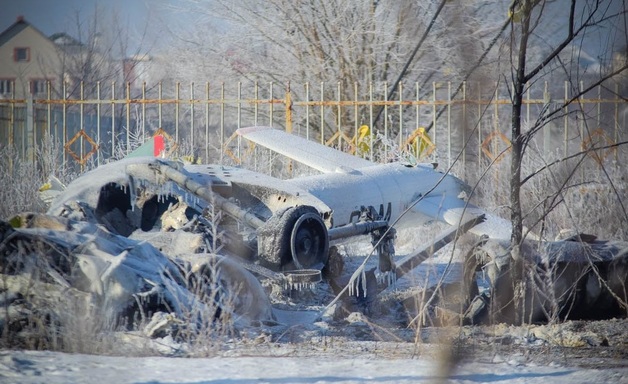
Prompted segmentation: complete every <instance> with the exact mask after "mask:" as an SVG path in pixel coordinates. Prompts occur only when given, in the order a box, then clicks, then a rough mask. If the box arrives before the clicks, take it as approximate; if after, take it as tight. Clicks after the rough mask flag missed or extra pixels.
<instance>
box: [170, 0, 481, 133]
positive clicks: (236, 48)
mask: <svg viewBox="0 0 628 384" xmlns="http://www.w3.org/2000/svg"><path fill="white" fill-rule="evenodd" d="M477 4H478V1H473V2H463V3H462V4H457V2H456V4H454V3H451V2H446V1H443V2H416V1H410V0H403V1H396V2H381V1H376V0H371V1H365V2H357V3H356V2H346V1H339V0H333V1H323V0H301V1H287V0H272V1H259V0H244V1H240V2H237V3H233V2H230V1H224V0H216V1H208V0H205V1H192V0H190V1H188V2H186V3H185V8H186V11H187V12H188V13H193V14H194V15H196V18H195V19H194V21H193V22H192V23H190V24H191V25H194V27H193V28H187V29H183V30H177V31H173V33H174V34H175V35H176V36H178V42H179V43H178V44H177V47H174V49H173V51H172V52H170V53H169V56H170V57H185V58H186V60H185V61H181V60H169V61H170V62H171V63H172V64H173V65H172V68H171V70H170V71H169V73H171V74H172V76H173V77H176V78H177V79H183V80H185V79H188V78H189V79H195V80H196V81H198V79H199V78H207V79H209V80H211V81H215V80H220V81H234V80H237V81H242V80H244V81H246V80H250V81H251V82H259V83H270V82H273V83H275V84H282V85H285V84H286V83H287V82H288V81H290V82H292V83H293V84H305V83H309V84H310V85H311V89H312V90H313V91H312V92H311V93H310V98H312V97H315V98H316V99H319V98H320V97H321V95H318V94H316V95H315V96H313V94H314V93H315V92H316V93H318V92H319V89H320V84H321V83H325V84H328V86H327V87H326V88H325V90H324V91H321V92H324V93H325V94H324V95H322V96H324V99H325V100H335V99H337V98H340V99H342V100H353V99H354V98H355V97H356V93H357V95H358V98H362V99H363V100H366V99H368V92H369V88H370V87H371V86H372V87H374V89H375V93H376V96H375V97H376V99H378V100H381V99H383V98H384V97H386V96H387V94H388V93H389V90H390V89H391V87H392V86H393V83H394V82H395V80H396V79H397V78H398V77H399V76H400V74H402V72H403V81H404V82H405V83H407V84H412V85H414V84H415V83H418V84H421V85H424V84H425V83H426V82H431V81H433V80H434V75H435V74H437V73H438V74H439V77H438V80H439V81H442V80H445V81H446V80H448V79H461V78H463V76H464V73H465V71H464V68H465V66H466V65H467V63H468V62H469V61H471V60H470V57H472V56H473V54H474V52H475V49H474V45H475V41H477V40H478V36H485V35H486V34H487V33H489V34H490V28H489V29H486V28H475V26H477V25H478V22H477V20H478V19H477V15H478V12H480V9H479V8H478V6H477ZM443 5H444V9H443V12H442V14H441V15H440V16H439V17H436V18H435V15H438V11H440V8H442V6H443ZM432 24H433V25H432ZM429 26H431V28H430V30H429V33H428V34H427V38H426V39H425V41H424V43H423V44H422V45H421V46H420V49H419V50H418V52H416V55H413V50H414V49H415V47H416V45H417V42H418V41H419V40H420V38H421V36H423V35H424V34H425V32H426V30H427V29H428V27H429ZM471 30H473V31H471ZM452 31H454V32H453V33H452ZM467 32H468V33H467ZM460 46H464V47H465V49H464V50H459V49H458V48H459V47H460ZM477 54H478V55H479V53H477ZM406 65H407V69H406V70H402V69H404V66H406ZM422 89H424V90H425V91H423V92H428V91H429V90H430V87H422ZM291 92H292V94H293V96H294V99H295V100H297V99H298V100H305V99H306V95H305V90H304V89H303V88H302V87H296V86H293V87H291ZM405 92H406V96H410V97H413V96H414V94H415V92H416V91H415V89H414V87H408V88H407V89H406V90H405ZM317 117H318V116H314V117H313V120H315V121H311V125H312V127H313V128H314V127H320V126H324V125H325V124H327V125H331V126H333V124H334V122H335V121H338V119H339V117H338V116H337V115H333V116H332V115H330V116H328V117H327V118H326V120H325V121H322V122H320V121H318V120H316V118H317ZM356 118H358V117H356V116H353V114H349V113H347V114H346V115H342V116H340V120H341V121H342V125H343V126H353V125H354V124H353V123H354V121H353V119H356Z"/></svg>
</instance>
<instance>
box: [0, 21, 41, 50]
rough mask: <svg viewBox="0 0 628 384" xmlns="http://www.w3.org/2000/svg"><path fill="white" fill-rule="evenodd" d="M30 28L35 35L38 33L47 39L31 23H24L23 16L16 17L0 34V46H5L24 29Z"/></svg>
mask: <svg viewBox="0 0 628 384" xmlns="http://www.w3.org/2000/svg"><path fill="white" fill-rule="evenodd" d="M28 27H31V28H33V29H34V30H35V31H36V32H37V33H39V34H40V35H41V36H42V37H43V38H44V39H48V37H46V35H44V34H43V33H42V32H41V31H40V30H39V29H37V28H35V27H34V26H33V25H32V24H31V23H29V22H28V21H26V20H25V19H24V17H23V16H18V17H17V19H16V20H15V23H13V24H11V25H10V26H9V27H8V28H7V29H5V30H4V31H2V33H0V46H2V45H4V44H6V43H7V42H8V41H9V40H11V39H12V38H13V37H15V36H16V35H17V34H18V33H20V32H22V31H23V30H24V29H26V28H28Z"/></svg>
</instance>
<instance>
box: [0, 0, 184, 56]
mask: <svg viewBox="0 0 628 384" xmlns="http://www.w3.org/2000/svg"><path fill="white" fill-rule="evenodd" d="M166 3H168V2H167V1H161V0H157V1H154V0H153V1H149V0H0V31H4V30H5V29H7V28H8V27H10V26H11V24H13V23H14V22H15V20H16V18H17V17H18V16H20V15H21V16H24V19H25V20H26V21H28V22H29V23H30V24H31V25H32V26H34V27H35V28H37V29H38V30H39V31H41V32H42V33H43V34H44V35H46V36H50V35H52V34H54V33H57V32H65V33H68V34H69V35H71V36H72V37H75V38H76V37H77V36H76V35H77V32H76V31H77V27H76V25H77V23H76V15H77V12H78V14H79V16H80V19H81V20H83V21H88V20H90V18H91V16H92V15H93V14H94V10H95V9H96V6H97V5H98V6H99V7H100V8H101V9H105V10H107V11H115V12H117V13H118V17H119V20H120V22H121V23H122V24H123V25H124V26H127V27H128V31H129V32H128V33H129V40H130V44H129V45H130V46H132V48H131V50H133V51H134V50H136V49H137V48H138V47H140V46H146V45H150V44H154V42H155V41H156V39H154V36H155V34H151V37H153V41H152V42H150V41H147V40H146V39H142V37H141V36H142V35H143V33H144V30H145V28H146V27H147V26H153V25H158V23H159V20H161V19H163V17H162V16H163V15H166V14H167V7H165V6H164V4H166ZM170 3H172V1H170ZM145 49H147V48H145Z"/></svg>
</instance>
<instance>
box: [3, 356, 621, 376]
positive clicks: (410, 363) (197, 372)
mask: <svg viewBox="0 0 628 384" xmlns="http://www.w3.org/2000/svg"><path fill="white" fill-rule="evenodd" d="M493 360H494V361H487V362H477V361H476V362H469V363H462V364H459V365H457V366H456V367H455V368H454V369H452V370H450V371H449V375H448V377H447V381H446V382H450V383H502V382H503V383H506V382H507V383H512V384H516V383H543V384H548V383H553V384H560V383H565V384H576V383H587V384H588V383H628V368H613V369H608V368H600V369H590V368H574V367H569V366H558V365H556V364H550V365H548V366H539V365H536V364H530V363H523V362H522V361H521V360H520V359H517V358H513V359H511V360H509V361H500V359H499V358H494V359H493ZM442 371H443V370H442V363H440V362H439V361H438V360H435V359H433V358H410V357H400V358H389V357H383V356H382V357H373V356H369V357H368V358H366V357H361V352H360V350H356V351H355V354H354V355H352V356H351V355H349V356H339V355H338V356H337V355H325V356H309V357H299V356H281V355H276V356H240V357H215V358H176V357H133V358H130V357H112V356H90V355H80V354H67V353H59V352H34V351H1V352H0V382H2V383H7V384H8V383H48V384H56V383H59V384H61V383H64V384H65V383H208V384H209V383H212V384H218V383H225V384H239V383H335V384H338V383H429V382H435V381H438V379H439V378H440V376H439V372H442Z"/></svg>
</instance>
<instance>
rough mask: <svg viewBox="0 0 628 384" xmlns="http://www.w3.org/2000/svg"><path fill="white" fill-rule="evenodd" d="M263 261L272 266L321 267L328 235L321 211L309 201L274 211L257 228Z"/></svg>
mask: <svg viewBox="0 0 628 384" xmlns="http://www.w3.org/2000/svg"><path fill="white" fill-rule="evenodd" d="M257 248H258V254H259V257H260V262H261V263H262V264H265V265H266V266H267V267H269V268H271V269H273V270H284V271H289V270H298V269H319V270H320V269H322V268H323V267H324V266H325V264H326V263H327V257H328V253H329V235H328V233H327V227H326V226H325V223H324V222H323V219H322V218H321V216H320V214H319V213H318V211H317V210H316V209H315V208H314V207H312V206H308V205H301V206H297V207H290V208H288V209H285V210H283V211H281V212H277V213H275V214H274V215H273V216H272V217H271V218H270V219H269V220H268V221H267V222H266V223H265V224H264V225H263V226H262V227H261V228H259V229H258V232H257Z"/></svg>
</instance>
